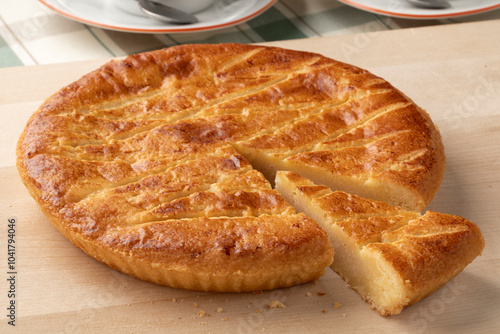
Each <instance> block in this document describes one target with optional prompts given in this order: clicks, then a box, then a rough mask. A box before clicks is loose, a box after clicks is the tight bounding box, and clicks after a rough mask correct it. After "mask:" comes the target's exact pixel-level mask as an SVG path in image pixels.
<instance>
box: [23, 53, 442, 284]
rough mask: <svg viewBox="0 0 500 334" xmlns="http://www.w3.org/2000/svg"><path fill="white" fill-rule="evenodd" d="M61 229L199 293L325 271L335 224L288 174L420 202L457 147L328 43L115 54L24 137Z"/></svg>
mask: <svg viewBox="0 0 500 334" xmlns="http://www.w3.org/2000/svg"><path fill="white" fill-rule="evenodd" d="M17 165H18V170H19V173H20V175H21V178H22V180H23V182H24V184H25V185H26V187H27V188H28V190H29V191H30V193H31V195H32V196H33V198H34V199H35V200H36V202H37V203H38V205H39V206H40V208H41V210H42V211H43V212H44V213H45V215H46V216H47V217H48V218H49V219H50V220H51V222H52V223H53V224H54V226H55V227H56V228H57V229H58V230H59V231H60V232H61V233H62V234H64V235H65V236H66V237H67V238H68V239H69V240H70V241H71V242H73V243H74V244H75V245H77V246H78V247H80V248H81V249H82V250H83V251H85V252H86V253H87V254H89V255H91V256H93V257H94V258H96V259H97V260H99V261H101V262H103V263H106V264H107V265H109V266H110V267H112V268H115V269H117V270H120V271H122V272H125V273H127V274H130V275H132V276H135V277H137V278H140V279H143V280H146V281H150V282H154V283H158V284H164V285H169V286H172V287H180V288H185V289H194V290H202V291H231V292H237V291H253V290H264V289H273V288H278V287H286V286H291V285H294V284H297V283H302V282H307V281H310V280H315V279H317V278H318V277H320V276H321V275H322V274H323V273H324V270H325V268H326V267H328V266H329V265H330V264H331V263H332V261H333V249H332V246H331V244H330V241H329V238H328V235H327V234H326V232H325V231H323V230H322V229H321V228H320V227H319V226H318V225H317V224H316V222H315V221H313V220H312V219H311V218H309V217H307V216H306V215H304V214H303V213H297V212H296V211H295V210H294V208H293V207H292V206H291V205H290V204H288V203H287V202H286V201H285V200H284V199H283V197H282V196H281V195H280V194H279V193H278V192H277V191H276V190H275V189H273V185H274V184H273V182H274V181H273V180H274V176H275V174H276V172H277V171H280V170H287V171H292V172H296V173H298V174H300V175H302V176H303V177H306V178H308V179H310V180H312V181H314V182H315V183H316V184H322V185H326V186H328V187H330V188H331V189H333V190H343V191H347V192H350V193H353V194H356V195H358V196H363V197H367V198H371V199H374V200H379V201H384V202H387V203H389V204H391V205H394V206H401V207H403V208H405V209H407V210H415V211H420V210H422V209H423V208H424V207H425V206H426V205H427V204H428V203H429V202H430V201H431V199H432V198H433V196H434V194H435V193H436V191H437V190H438V188H439V185H440V183H441V180H442V177H443V173H444V166H445V157H444V150H443V145H442V141H441V137H440V134H439V131H438V130H437V129H436V127H435V126H434V124H433V123H432V121H431V119H430V118H429V116H428V115H427V113H426V112H425V111H423V110H422V109H421V108H419V107H418V106H417V105H415V103H414V102H412V101H411V100H410V99H409V98H408V97H407V96H405V95H404V94H402V93H401V92H400V91H398V90H397V89H395V88H394V87H392V86H391V85H390V84H389V83H388V82H387V81H385V80H383V79H381V78H379V77H377V76H375V75H373V74H371V73H369V72H367V71H366V70H363V69H360V68H357V67H355V66H352V65H348V64H345V63H341V62H338V61H335V60H332V59H329V58H326V57H324V56H321V55H318V54H314V53H307V52H298V51H292V50H286V49H281V48H271V47H264V46H250V45H239V44H219V45H183V46H176V47H171V48H168V49H164V50H158V51H153V52H147V53H143V54H139V55H133V56H129V57H127V58H124V59H123V60H119V61H111V62H109V63H107V64H105V65H104V66H102V67H100V68H99V69H97V70H95V71H93V72H91V73H89V74H87V75H85V76H83V77H82V78H80V79H79V80H77V81H76V82H74V83H72V84H70V85H68V86H66V87H64V88H62V89H61V90H60V91H58V92H57V93H55V94H54V95H53V96H51V97H49V98H48V99H47V100H46V101H45V102H44V103H43V104H42V105H41V106H40V108H39V109H38V110H37V111H36V112H35V113H34V114H33V116H32V117H31V119H30V120H29V122H28V124H27V126H26V128H25V130H24V132H23V133H22V135H21V137H20V139H19V143H18V146H17Z"/></svg>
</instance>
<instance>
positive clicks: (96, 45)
mask: <svg viewBox="0 0 500 334" xmlns="http://www.w3.org/2000/svg"><path fill="white" fill-rule="evenodd" d="M499 18H500V10H494V11H490V12H487V13H484V14H479V15H474V16H470V17H464V18H457V19H445V20H409V19H398V18H391V17H386V16H382V15H375V14H372V13H368V12H364V11H361V10H358V9H355V8H352V7H349V6H346V5H343V4H341V3H339V2H337V1H334V0H279V1H278V2H277V3H276V4H275V5H274V6H272V7H271V8H270V9H268V10H267V11H265V12H264V13H263V14H261V15H259V16H257V17H255V18H253V19H251V20H249V21H247V22H244V23H241V24H239V25H236V26H232V27H228V28H224V29H219V30H213V31H203V32H195V33H177V34H138V33H127V32H119V31H111V30H105V29H101V28H97V27H93V26H88V25H85V24H82V23H79V22H75V21H72V20H70V19H68V18H66V17H63V16H61V15H59V14H57V13H55V12H53V11H52V10H50V9H49V8H47V7H45V6H44V5H42V4H41V3H40V2H38V1H37V0H1V1H0V67H9V66H23V65H36V64H49V63H58V62H70V61H80V60H88V59H98V58H106V57H117V56H124V55H128V54H132V53H139V52H143V51H148V50H154V49H159V48H162V47H166V46H172V45H177V44H187V43H221V42H239V43H259V42H266V41H276V40H289V39H299V38H309V37H317V36H329V35H338V34H350V33H360V32H374V31H380V30H390V29H401V28H413V27H419V26H425V25H438V24H450V23H457V22H465V21H474V20H489V19H499Z"/></svg>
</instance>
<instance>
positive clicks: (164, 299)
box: [0, 21, 500, 333]
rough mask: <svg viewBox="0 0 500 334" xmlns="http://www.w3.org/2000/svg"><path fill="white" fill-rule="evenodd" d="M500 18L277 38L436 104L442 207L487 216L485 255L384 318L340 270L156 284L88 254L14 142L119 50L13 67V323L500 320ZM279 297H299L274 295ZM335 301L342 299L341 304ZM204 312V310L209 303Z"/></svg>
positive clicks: (496, 327)
mask: <svg viewBox="0 0 500 334" xmlns="http://www.w3.org/2000/svg"><path fill="white" fill-rule="evenodd" d="M499 32H500V21H486V22H480V23H479V22H478V23H468V24H457V25H451V26H441V27H429V28H419V29H408V30H397V31H389V32H370V31H369V30H367V31H366V32H365V33H361V34H358V35H348V36H336V37H335V36H334V37H327V38H316V39H307V40H295V41H286V42H276V43H270V45H277V46H282V47H287V48H292V49H299V50H308V51H314V52H319V53H322V54H324V55H326V56H329V57H332V58H335V59H338V60H341V61H346V62H349V63H352V64H354V65H357V66H360V67H363V68H366V69H368V70H370V71H371V72H373V73H375V74H377V75H380V76H382V77H383V78H385V79H387V80H388V81H389V82H391V83H392V84H393V85H395V86H396V87H398V88H399V89H401V90H402V91H403V92H404V93H406V94H407V95H408V96H410V97H411V98H412V99H413V100H414V101H415V102H417V104H419V105H421V106H422V107H423V108H425V109H426V110H427V111H428V112H429V113H430V115H431V117H432V118H433V120H434V121H435V123H436V124H437V125H438V127H439V128H440V130H441V133H442V136H443V138H444V144H445V149H446V155H447V169H446V174H445V178H444V181H443V184H442V186H441V188H440V190H439V192H438V194H437V195H436V197H435V199H434V200H433V202H432V203H431V204H430V206H429V209H432V210H435V211H438V212H445V213H452V214H458V215H461V216H463V217H465V218H467V219H470V220H471V221H473V222H475V223H476V224H478V225H479V227H480V228H481V230H482V232H483V234H484V237H485V240H486V248H485V250H484V252H483V255H482V256H481V257H479V258H478V259H476V260H475V261H474V262H473V263H472V264H471V265H469V266H468V267H467V268H466V269H465V270H464V271H463V272H462V273H461V274H459V275H458V276H457V277H456V278H454V279H453V280H452V281H451V282H449V283H448V284H447V285H445V286H444V287H443V288H441V289H440V290H438V291H437V292H435V293H434V294H433V295H431V296H430V297H428V298H426V299H425V300H423V301H421V302H419V303H417V304H416V305H414V306H411V307H409V308H407V309H405V310H404V311H403V312H402V313H401V314H400V315H398V316H393V317H388V318H384V317H381V316H379V315H378V314H377V313H376V312H374V311H371V310H370V309H369V307H368V305H367V304H366V303H364V302H363V301H361V299H360V298H359V297H358V295H357V294H356V293H355V292H353V291H351V290H350V289H349V288H348V287H347V286H346V285H345V284H344V282H343V281H342V280H341V279H340V278H339V277H338V276H337V275H336V274H334V273H333V272H332V271H331V270H329V269H328V270H327V273H326V274H325V275H324V276H323V277H322V278H321V279H319V280H318V281H317V282H314V283H308V284H303V285H300V286H296V287H292V288H288V289H281V290H275V291H269V292H263V293H257V294H252V293H248V294H215V293H198V292H190V291H183V290H177V289H171V288H168V287H161V286H156V285H153V284H149V283H145V282H142V281H139V280H136V279H134V278H132V277H129V276H126V275H123V274H121V273H118V272H115V271H113V270H111V269H109V268H108V267H106V266H104V265H102V264H100V263H98V262H97V261H95V260H94V259H92V258H90V257H88V256H87V255H85V254H83V253H82V252H81V251H80V250H79V249H77V248H76V247H74V246H72V245H71V244H70V243H69V241H67V240H66V239H65V238H64V237H63V236H62V235H61V234H59V233H58V232H57V231H56V230H55V229H54V228H53V227H52V226H51V224H50V223H49V221H48V220H47V219H46V218H45V217H44V216H43V215H42V214H41V213H40V211H39V210H38V208H37V207H36V205H35V203H34V201H33V200H32V199H31V197H30V196H29V195H28V193H27V191H26V190H25V188H24V186H23V185H22V184H21V181H20V179H19V177H18V174H17V170H16V168H15V144H16V142H17V138H18V136H19V134H20V132H21V131H22V129H23V127H24V125H25V124H26V121H27V120H28V118H29V116H30V114H31V113H32V112H33V111H34V110H36V108H37V107H38V106H39V105H40V104H41V103H42V101H43V100H44V99H45V98H47V97H48V96H49V95H51V94H52V93H54V92H55V91H56V90H58V89H59V88H61V87H62V86H64V85H66V84H68V83H70V82H71V81H73V80H76V79H77V78H78V77H80V76H81V75H83V74H85V73H86V72H88V71H91V70H92V69H95V68H96V67H98V66H99V65H101V64H103V63H104V62H105V61H106V60H104V59H103V60H96V61H90V62H81V63H70V64H58V65H49V66H35V67H22V68H7V69H1V70H0V114H1V116H2V122H1V124H0V127H1V128H0V139H1V147H0V150H1V151H0V153H1V156H2V159H1V160H0V171H1V175H0V182H1V184H0V204H1V206H0V208H1V213H2V214H1V215H0V219H1V220H2V224H1V226H2V227H1V228H0V282H2V283H0V309H1V310H2V311H1V312H0V332H1V333H143V332H144V333H157V332H158V333H164V332H175V333H191V332H200V333H277V332H279V333H288V332H293V333H336V332H350V333H366V332H370V333H385V332H387V333H389V332H391V333H392V332H394V333H498V332H500V306H499V305H500V227H499V226H500V218H499V217H500V208H499V203H500V191H499V190H500V38H499ZM11 218H14V219H15V220H16V234H15V241H16V244H15V245H16V268H15V270H16V272H17V274H16V285H15V289H16V298H15V302H16V322H15V324H16V327H12V326H9V325H8V321H9V319H8V318H7V314H8V312H9V311H8V310H6V308H7V307H8V306H9V302H10V300H11V298H8V296H7V295H8V290H9V283H8V282H7V279H8V278H9V275H8V274H7V272H8V271H9V268H8V266H7V262H8V259H7V258H8V256H7V241H8V238H9V237H8V227H7V225H8V219H11ZM272 300H279V301H281V302H282V303H283V304H285V305H286V308H269V307H268V306H269V303H270V302H271V301H272ZM335 303H340V304H342V306H341V307H338V308H334V305H335ZM200 311H204V312H205V315H204V316H201V315H202V312H200Z"/></svg>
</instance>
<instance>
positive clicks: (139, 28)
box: [39, 0, 277, 33]
mask: <svg viewBox="0 0 500 334" xmlns="http://www.w3.org/2000/svg"><path fill="white" fill-rule="evenodd" d="M39 1H40V2H41V3H42V4H44V5H45V6H47V7H49V8H50V9H52V10H54V11H55V12H57V13H59V14H61V15H63V16H65V17H67V18H69V19H72V20H75V21H78V22H81V23H84V24H88V25H92V26H96V27H100V28H104V29H110V30H118V31H127V32H139V33H183V32H196V31H204V30H214V29H221V28H226V27H230V26H233V25H236V24H239V23H242V22H245V21H247V20H249V19H252V18H254V17H256V16H257V15H260V14H262V13H263V12H264V11H266V10H267V9H269V8H270V7H271V6H272V5H274V3H275V2H276V1H277V0H215V1H214V3H213V5H211V6H210V7H209V8H207V9H205V10H203V11H201V12H199V13H196V17H197V18H198V19H199V22H197V23H193V24H183V25H179V24H174V23H165V22H160V21H157V20H154V19H152V18H149V17H147V16H144V15H140V13H138V14H139V15H137V14H135V13H133V12H131V11H126V10H123V9H122V8H120V7H119V6H118V5H117V3H116V1H114V0H39Z"/></svg>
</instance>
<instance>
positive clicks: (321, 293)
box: [316, 292, 326, 297]
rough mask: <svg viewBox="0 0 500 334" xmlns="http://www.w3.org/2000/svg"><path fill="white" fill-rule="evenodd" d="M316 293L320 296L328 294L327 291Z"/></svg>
mask: <svg viewBox="0 0 500 334" xmlns="http://www.w3.org/2000/svg"><path fill="white" fill-rule="evenodd" d="M316 294H317V295H318V296H320V297H323V296H324V295H326V293H324V292H316Z"/></svg>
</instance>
